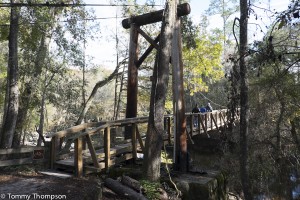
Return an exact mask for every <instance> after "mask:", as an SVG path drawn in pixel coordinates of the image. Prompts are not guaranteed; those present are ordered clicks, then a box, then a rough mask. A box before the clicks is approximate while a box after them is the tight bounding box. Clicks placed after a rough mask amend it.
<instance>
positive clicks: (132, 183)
mask: <svg viewBox="0 0 300 200" xmlns="http://www.w3.org/2000/svg"><path fill="white" fill-rule="evenodd" d="M121 183H122V184H123V185H126V186H127V187H130V188H131V189H134V190H135V191H137V192H140V193H145V189H144V188H143V186H142V185H141V184H140V182H139V181H137V180H135V179H133V178H131V177H129V176H125V175H123V176H122V179H121Z"/></svg>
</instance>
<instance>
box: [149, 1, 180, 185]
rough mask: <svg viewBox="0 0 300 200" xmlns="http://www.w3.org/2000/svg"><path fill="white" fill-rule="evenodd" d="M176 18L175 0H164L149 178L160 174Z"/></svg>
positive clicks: (152, 107)
mask: <svg viewBox="0 0 300 200" xmlns="http://www.w3.org/2000/svg"><path fill="white" fill-rule="evenodd" d="M174 21H175V1H167V3H166V9H165V16H164V19H163V21H162V27H161V38H160V42H159V44H160V48H159V52H158V55H157V59H156V62H155V66H154V70H153V82H152V88H151V100H150V114H149V122H148V130H147V137H146V142H145V155H144V163H143V167H144V172H145V175H146V176H147V178H148V179H149V180H151V181H157V180H158V179H159V177H160V163H161V159H160V153H161V148H162V145H163V137H162V134H163V132H164V111H165V100H166V95H167V87H168V81H169V62H170V56H171V46H172V45H171V43H172V31H173V25H174Z"/></svg>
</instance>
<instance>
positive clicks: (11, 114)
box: [0, 1, 19, 148]
mask: <svg viewBox="0 0 300 200" xmlns="http://www.w3.org/2000/svg"><path fill="white" fill-rule="evenodd" d="M11 3H14V1H11ZM18 33H19V8H18V7H11V14H10V30H9V42H8V47H9V55H8V67H7V85H6V87H7V90H6V92H7V94H6V97H7V98H6V99H5V100H6V102H5V108H4V118H3V124H2V130H1V144H0V148H11V146H12V141H13V136H14V132H15V128H16V122H17V116H18V107H19V87H18V78H19V77H18V74H19V69H18Z"/></svg>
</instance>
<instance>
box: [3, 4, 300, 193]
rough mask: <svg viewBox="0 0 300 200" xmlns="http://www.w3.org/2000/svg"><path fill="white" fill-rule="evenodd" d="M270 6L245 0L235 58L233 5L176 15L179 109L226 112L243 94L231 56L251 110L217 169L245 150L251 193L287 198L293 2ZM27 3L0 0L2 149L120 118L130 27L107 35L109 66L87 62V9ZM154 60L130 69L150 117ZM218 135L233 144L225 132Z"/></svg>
mask: <svg viewBox="0 0 300 200" xmlns="http://www.w3.org/2000/svg"><path fill="white" fill-rule="evenodd" d="M14 2H16V3H18V2H19V1H17V0H15V1H14ZM272 2H273V1H268V2H264V3H262V2H261V1H254V2H251V1H250V2H249V4H248V9H246V10H247V18H248V19H249V22H250V23H249V29H248V30H247V33H248V36H249V44H247V45H246V47H247V51H246V53H245V54H242V56H241V54H239V53H240V52H241V51H240V45H241V44H240V41H239V40H238V38H239V37H240V36H241V35H240V33H241V32H239V31H241V30H240V27H241V26H240V25H241V24H239V21H240V19H239V18H237V17H239V10H240V4H239V2H237V1H235V0H228V1H225V0H222V1H211V3H210V6H209V8H208V9H207V10H206V12H205V13H204V15H202V16H201V17H200V16H199V21H196V22H195V21H193V18H191V17H184V18H183V19H182V42H183V59H184V80H185V83H184V85H185V99H186V109H187V111H190V110H191V109H192V107H193V106H194V105H195V104H196V103H198V105H201V104H206V103H207V102H211V103H212V104H213V107H214V108H215V109H221V108H228V109H229V110H231V111H233V112H234V111H235V110H236V109H237V108H238V107H239V102H240V99H241V97H242V96H241V94H245V93H241V91H243V89H244V88H243V87H241V83H242V82H241V80H242V79H243V78H244V77H243V75H244V74H243V71H241V69H240V68H239V62H240V60H241V59H245V60H246V67H247V68H246V69H247V77H246V79H247V81H246V83H247V84H248V86H249V87H248V88H247V91H246V92H247V93H248V95H249V104H248V105H247V106H248V107H249V109H250V111H251V112H249V126H248V127H247V128H248V129H249V131H248V134H247V138H246V139H247V143H246V145H245V146H246V150H247V152H246V154H239V150H237V151H236V152H235V154H234V153H232V152H229V150H228V149H226V148H225V149H224V160H222V161H220V165H221V164H222V165H223V164H224V165H223V166H224V170H226V169H227V170H228V171H230V169H233V168H234V169H236V170H237V171H239V170H240V169H238V168H237V167H236V166H239V164H238V160H239V157H241V155H242V156H245V155H246V156H247V157H246V162H247V170H248V172H249V174H248V175H249V180H250V181H249V185H248V186H249V187H248V190H250V193H252V194H253V193H254V194H256V195H258V194H261V195H268V196H272V195H273V196H274V195H275V196H279V197H283V198H285V199H293V198H294V195H295V191H296V190H295V188H297V187H298V185H299V176H298V172H299V155H300V154H299V151H300V141H299V128H300V120H299V119H300V118H299V98H300V93H299V59H300V56H299V45H298V42H299V41H298V40H299V35H298V33H299V24H298V22H299V1H295V0H293V1H290V2H289V4H288V6H287V7H281V10H279V9H275V10H274V8H271V6H270V5H271V3H272ZM30 3H45V2H39V1H35V2H33V1H30V2H27V4H28V6H23V7H10V6H4V5H5V2H2V3H1V4H0V5H1V6H2V7H1V10H0V22H1V27H2V28H1V30H0V32H1V35H0V51H1V54H0V84H1V85H0V86H1V88H0V93H1V94H0V106H1V108H3V109H1V110H0V114H1V116H2V117H1V118H2V119H3V120H2V121H1V140H0V147H1V148H10V147H19V146H20V145H24V144H25V142H26V141H29V140H32V139H31V138H37V137H38V136H40V137H39V140H36V141H35V140H33V141H34V142H35V144H36V145H42V138H43V137H41V136H44V135H45V134H47V133H53V132H56V131H59V130H62V129H65V128H68V127H70V126H73V125H75V124H78V123H81V122H82V121H84V120H85V121H90V120H100V119H118V118H122V117H124V111H125V110H124V109H125V106H124V103H125V95H126V93H125V92H124V89H125V88H126V73H125V72H126V61H127V57H128V43H129V42H128V35H129V33H127V34H121V32H123V31H124V33H126V30H123V29H122V28H120V27H118V28H117V27H116V30H118V31H115V32H112V34H111V36H110V37H111V38H113V40H112V42H111V43H110V45H111V46H114V47H115V50H116V53H115V58H116V59H115V63H116V64H115V66H114V67H111V66H110V67H108V66H105V65H99V64H96V65H95V64H94V63H93V59H92V58H90V57H88V56H87V54H86V46H87V45H89V41H96V40H97V38H98V37H101V33H102V32H103V31H104V30H102V27H101V20H100V19H99V20H97V19H96V18H97V17H96V15H95V12H94V13H93V12H91V11H90V10H89V9H87V7H85V6H78V7H65V6H57V7H51V6H49V5H48V6H40V7H34V6H29V4H30ZM49 3H61V2H56V1H49ZM64 3H79V4H80V3H83V2H80V1H64ZM110 3H111V4H112V5H111V6H112V7H115V6H116V4H118V5H120V4H122V5H121V6H120V9H121V10H120V12H121V14H123V15H124V16H130V15H137V14H141V13H146V12H149V11H151V10H155V9H156V8H157V6H155V5H156V4H159V5H161V4H162V3H164V2H161V1H160V2H155V1H147V2H146V3H145V4H144V3H142V4H140V3H139V4H137V3H138V2H136V1H125V0H122V1H111V2H110ZM263 5H267V6H263ZM192 10H193V7H192ZM236 13H237V15H236ZM216 14H219V15H220V17H221V26H220V27H215V28H212V29H209V27H210V26H209V20H208V19H209V16H211V15H216ZM116 15H120V13H119V14H118V13H117V14H116ZM118 17H123V16H122V15H121V16H116V19H118ZM250 20H251V21H250ZM265 20H267V22H266V21H265ZM211 23H215V21H213V22H211ZM250 27H252V28H251V29H250ZM145 31H146V32H147V33H148V34H149V35H153V37H155V36H156V35H157V33H158V32H159V25H158V24H155V25H149V26H147V27H146V28H145ZM126 35H127V36H126ZM250 38H252V39H251V40H250ZM250 41H251V42H250ZM141 44H142V45H141V47H140V49H141V51H142V50H143V49H145V48H146V41H144V40H142V39H141ZM98 48H103V49H106V48H105V46H101V47H98ZM105 55H106V54H105ZM153 62H154V54H153V55H152V56H150V57H149V58H148V59H147V60H146V62H145V63H144V64H143V65H142V66H141V68H140V71H139V73H140V78H139V99H138V102H139V103H138V115H139V116H147V115H148V113H149V99H150V97H149V96H150V87H151V80H150V76H151V75H152V69H153ZM241 72H242V73H241ZM121 80H122V81H121ZM169 91H170V90H169ZM244 92H245V91H244ZM168 96H169V97H168V99H167V101H166V106H165V107H166V110H167V111H169V112H172V99H171V94H169V95H168ZM227 138H228V140H230V141H234V142H235V143H239V142H240V141H239V140H240V137H239V134H238V133H236V132H234V130H233V131H232V132H231V134H228V137H227ZM227 156H228V157H227ZM228 158H230V159H228ZM241 169H242V168H241ZM248 175H247V176H248ZM230 178H231V180H230V182H231V184H232V185H231V190H232V191H236V193H239V192H241V191H244V192H245V188H243V187H244V185H245V184H244V183H243V179H240V178H238V177H235V176H234V174H231V176H230ZM250 186H251V187H250ZM248 192H249V191H248ZM245 196H246V198H247V193H246V194H245ZM248 199H251V198H248Z"/></svg>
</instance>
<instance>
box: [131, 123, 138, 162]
mask: <svg viewBox="0 0 300 200" xmlns="http://www.w3.org/2000/svg"><path fill="white" fill-rule="evenodd" d="M136 139H137V138H136V124H131V144H132V158H133V161H136V158H137V145H136Z"/></svg>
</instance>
